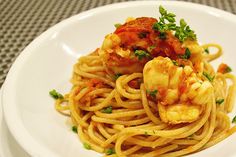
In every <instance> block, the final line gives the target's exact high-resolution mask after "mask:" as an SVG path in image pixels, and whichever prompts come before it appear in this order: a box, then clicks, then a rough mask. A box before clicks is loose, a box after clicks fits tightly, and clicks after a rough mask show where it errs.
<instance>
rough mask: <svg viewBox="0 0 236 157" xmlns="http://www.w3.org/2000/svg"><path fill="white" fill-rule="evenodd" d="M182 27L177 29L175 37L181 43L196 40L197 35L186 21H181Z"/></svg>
mask: <svg viewBox="0 0 236 157" xmlns="http://www.w3.org/2000/svg"><path fill="white" fill-rule="evenodd" d="M179 23H180V26H177V27H176V31H175V36H176V37H177V38H178V39H179V40H180V41H181V42H183V41H185V40H186V39H190V40H196V39H197V37H196V34H195V33H194V31H193V30H191V29H190V27H189V26H188V25H187V23H186V22H185V21H184V19H181V20H180V22H179Z"/></svg>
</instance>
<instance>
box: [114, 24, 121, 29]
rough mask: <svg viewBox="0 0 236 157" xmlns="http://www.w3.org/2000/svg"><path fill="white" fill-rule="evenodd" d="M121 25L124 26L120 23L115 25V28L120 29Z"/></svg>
mask: <svg viewBox="0 0 236 157" xmlns="http://www.w3.org/2000/svg"><path fill="white" fill-rule="evenodd" d="M121 25H122V24H120V23H116V24H114V26H115V27H116V28H119V27H120V26H121Z"/></svg>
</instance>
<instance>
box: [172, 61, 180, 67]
mask: <svg viewBox="0 0 236 157" xmlns="http://www.w3.org/2000/svg"><path fill="white" fill-rule="evenodd" d="M171 61H172V63H173V64H174V65H175V66H178V65H179V64H178V62H177V61H176V60H171Z"/></svg>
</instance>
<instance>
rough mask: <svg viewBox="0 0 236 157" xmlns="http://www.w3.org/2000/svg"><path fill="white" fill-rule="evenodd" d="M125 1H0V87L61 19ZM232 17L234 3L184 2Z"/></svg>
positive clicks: (221, 0) (235, 0) (222, 0)
mask: <svg viewBox="0 0 236 157" xmlns="http://www.w3.org/2000/svg"><path fill="white" fill-rule="evenodd" d="M124 1H125V0H0V87H1V85H2V83H3V81H4V79H5V77H6V75H7V72H8V70H9V69H10V67H11V65H12V63H13V62H14V60H15V59H16V57H17V56H18V55H19V54H20V52H21V51H22V50H23V49H24V47H25V46H27V45H28V44H29V43H30V42H31V41H32V40H33V39H34V38H35V37H37V36H38V35H40V34H41V33H42V32H44V31H45V30H47V28H49V27H51V26H53V25H55V24H56V23H58V22H60V21H61V20H63V19H65V18H68V17H70V16H72V15H75V14H78V13H80V12H82V11H85V10H89V9H91V8H95V7H98V6H102V5H106V4H111V3H117V2H124ZM186 1H188V2H194V3H201V4H205V5H209V6H213V7H216V8H220V9H223V10H226V11H228V12H231V13H234V14H236V0H186Z"/></svg>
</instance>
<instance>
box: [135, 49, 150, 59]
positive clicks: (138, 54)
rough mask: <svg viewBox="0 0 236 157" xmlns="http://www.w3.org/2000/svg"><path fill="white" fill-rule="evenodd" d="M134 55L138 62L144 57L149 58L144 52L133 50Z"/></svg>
mask: <svg viewBox="0 0 236 157" xmlns="http://www.w3.org/2000/svg"><path fill="white" fill-rule="evenodd" d="M134 54H135V56H136V57H138V60H142V59H143V58H145V57H151V56H150V54H149V53H147V52H146V51H144V50H135V51H134Z"/></svg>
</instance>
